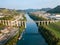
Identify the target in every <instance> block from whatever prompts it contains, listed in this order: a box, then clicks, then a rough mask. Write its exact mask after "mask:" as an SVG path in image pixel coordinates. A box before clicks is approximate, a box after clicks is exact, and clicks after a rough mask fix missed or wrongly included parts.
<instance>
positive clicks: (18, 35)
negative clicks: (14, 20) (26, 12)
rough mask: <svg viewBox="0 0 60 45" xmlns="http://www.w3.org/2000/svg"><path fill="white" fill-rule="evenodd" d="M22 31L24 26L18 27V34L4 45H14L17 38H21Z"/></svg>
mask: <svg viewBox="0 0 60 45" xmlns="http://www.w3.org/2000/svg"><path fill="white" fill-rule="evenodd" d="M23 30H24V26H22V27H19V30H18V33H17V34H16V35H15V36H14V37H12V38H11V39H9V40H8V41H7V43H6V44H5V45H16V43H17V41H18V38H19V37H20V36H21V33H22V32H23Z"/></svg>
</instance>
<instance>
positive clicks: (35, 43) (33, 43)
mask: <svg viewBox="0 0 60 45" xmlns="http://www.w3.org/2000/svg"><path fill="white" fill-rule="evenodd" d="M25 16H26V18H27V22H26V26H27V28H26V30H25V31H24V32H23V35H22V39H21V40H18V42H17V45H47V43H46V42H45V40H44V38H43V37H42V36H41V34H40V33H39V32H38V28H37V26H36V24H35V22H34V21H33V20H32V19H31V18H30V17H29V16H28V14H26V15H25Z"/></svg>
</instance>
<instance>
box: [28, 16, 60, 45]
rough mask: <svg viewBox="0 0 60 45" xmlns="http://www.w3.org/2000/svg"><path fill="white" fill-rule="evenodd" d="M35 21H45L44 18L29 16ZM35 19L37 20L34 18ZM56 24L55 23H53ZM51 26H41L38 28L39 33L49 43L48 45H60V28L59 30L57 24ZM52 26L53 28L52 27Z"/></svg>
mask: <svg viewBox="0 0 60 45" xmlns="http://www.w3.org/2000/svg"><path fill="white" fill-rule="evenodd" d="M29 16H30V17H31V18H32V19H33V20H35V21H36V20H38V21H41V20H44V19H43V18H41V17H40V18H39V17H37V16H34V15H29ZM34 17H35V18H34ZM53 24H54V23H53ZM53 24H49V25H40V26H38V30H39V32H40V33H41V34H42V36H43V37H44V38H45V40H46V41H47V43H48V45H60V37H59V36H60V31H59V30H60V28H57V27H59V26H57V25H56V26H55V24H54V25H53ZM50 25H51V26H50ZM58 25H59V24H58Z"/></svg>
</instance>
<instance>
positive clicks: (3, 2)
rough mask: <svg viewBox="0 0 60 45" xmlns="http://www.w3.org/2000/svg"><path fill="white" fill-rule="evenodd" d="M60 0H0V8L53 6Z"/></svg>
mask: <svg viewBox="0 0 60 45" xmlns="http://www.w3.org/2000/svg"><path fill="white" fill-rule="evenodd" d="M58 5H60V0H0V8H9V9H41V8H54V7H56V6H58Z"/></svg>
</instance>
